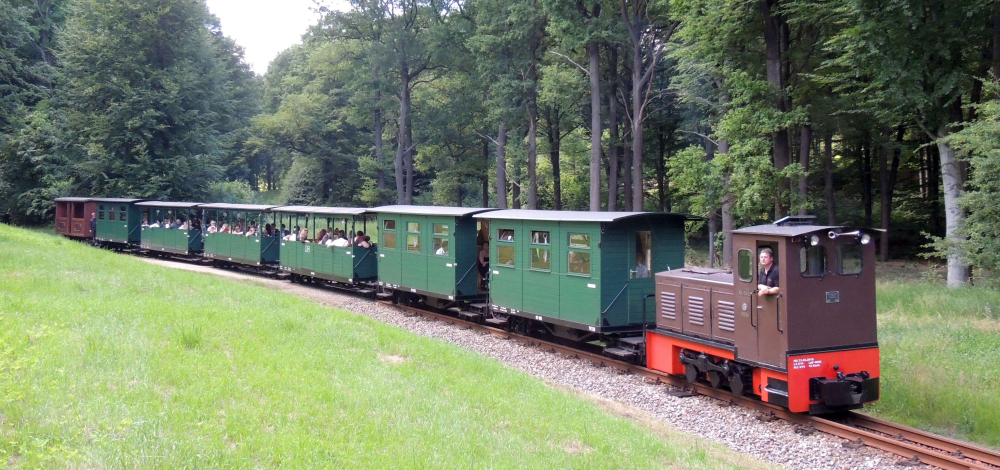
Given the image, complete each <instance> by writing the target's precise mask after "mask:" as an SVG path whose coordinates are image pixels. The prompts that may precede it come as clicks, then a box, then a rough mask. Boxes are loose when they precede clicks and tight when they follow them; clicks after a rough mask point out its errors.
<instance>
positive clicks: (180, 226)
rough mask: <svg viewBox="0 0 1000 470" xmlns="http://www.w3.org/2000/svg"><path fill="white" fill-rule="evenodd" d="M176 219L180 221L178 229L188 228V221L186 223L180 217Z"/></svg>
mask: <svg viewBox="0 0 1000 470" xmlns="http://www.w3.org/2000/svg"><path fill="white" fill-rule="evenodd" d="M177 220H178V221H179V222H180V223H179V224H178V225H177V228H179V229H181V230H187V229H188V227H189V225H188V223H187V222H186V221H184V220H182V219H177Z"/></svg>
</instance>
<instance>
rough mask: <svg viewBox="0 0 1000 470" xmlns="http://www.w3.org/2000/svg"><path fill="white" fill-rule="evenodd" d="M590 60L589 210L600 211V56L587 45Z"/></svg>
mask: <svg viewBox="0 0 1000 470" xmlns="http://www.w3.org/2000/svg"><path fill="white" fill-rule="evenodd" d="M587 55H588V56H589V58H590V210H591V211H594V212H596V211H599V210H601V63H600V62H601V54H600V50H599V49H598V44H597V42H591V43H590V44H587Z"/></svg>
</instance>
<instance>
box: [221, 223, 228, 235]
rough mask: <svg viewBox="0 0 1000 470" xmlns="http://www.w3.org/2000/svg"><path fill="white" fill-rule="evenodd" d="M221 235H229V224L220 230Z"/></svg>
mask: <svg viewBox="0 0 1000 470" xmlns="http://www.w3.org/2000/svg"><path fill="white" fill-rule="evenodd" d="M219 233H229V224H222V228H221V229H219Z"/></svg>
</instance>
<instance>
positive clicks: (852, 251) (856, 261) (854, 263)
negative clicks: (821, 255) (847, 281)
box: [837, 243, 864, 276]
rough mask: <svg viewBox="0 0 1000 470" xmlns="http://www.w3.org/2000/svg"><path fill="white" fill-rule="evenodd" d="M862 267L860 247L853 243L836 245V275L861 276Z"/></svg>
mask: <svg viewBox="0 0 1000 470" xmlns="http://www.w3.org/2000/svg"><path fill="white" fill-rule="evenodd" d="M863 267H864V262H863V261H862V258H861V245H855V244H853V243H844V244H841V245H837V274H841V275H844V276H853V275H857V274H861V269H862V268H863Z"/></svg>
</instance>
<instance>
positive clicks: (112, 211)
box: [108, 206, 115, 221]
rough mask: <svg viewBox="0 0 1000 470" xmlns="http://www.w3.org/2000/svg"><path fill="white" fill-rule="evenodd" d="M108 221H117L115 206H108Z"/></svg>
mask: <svg viewBox="0 0 1000 470" xmlns="http://www.w3.org/2000/svg"><path fill="white" fill-rule="evenodd" d="M108 220H111V221H113V220H115V206H108Z"/></svg>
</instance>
